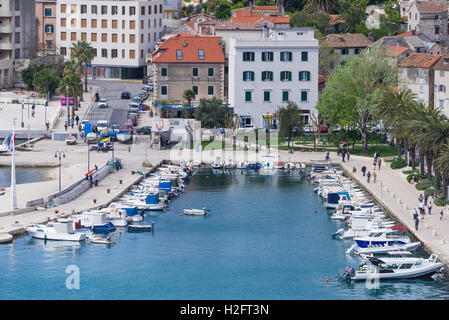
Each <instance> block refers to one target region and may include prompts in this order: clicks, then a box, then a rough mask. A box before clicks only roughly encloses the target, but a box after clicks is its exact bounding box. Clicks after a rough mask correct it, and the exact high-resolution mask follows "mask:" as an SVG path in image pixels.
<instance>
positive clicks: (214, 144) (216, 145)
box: [201, 141, 232, 151]
mask: <svg viewBox="0 0 449 320" xmlns="http://www.w3.org/2000/svg"><path fill="white" fill-rule="evenodd" d="M201 147H202V149H203V151H207V150H219V149H224V148H232V144H230V143H227V142H224V141H201Z"/></svg>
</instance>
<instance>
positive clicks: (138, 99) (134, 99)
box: [131, 96, 142, 104]
mask: <svg viewBox="0 0 449 320" xmlns="http://www.w3.org/2000/svg"><path fill="white" fill-rule="evenodd" d="M131 102H134V103H139V104H140V103H141V102H142V99H141V98H140V97H138V96H137V97H133V98H132V99H131Z"/></svg>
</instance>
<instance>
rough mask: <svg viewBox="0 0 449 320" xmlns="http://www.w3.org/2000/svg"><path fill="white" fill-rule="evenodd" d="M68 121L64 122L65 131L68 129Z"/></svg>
mask: <svg viewBox="0 0 449 320" xmlns="http://www.w3.org/2000/svg"><path fill="white" fill-rule="evenodd" d="M67 126H68V125H67V121H66V122H64V128H65V131H67Z"/></svg>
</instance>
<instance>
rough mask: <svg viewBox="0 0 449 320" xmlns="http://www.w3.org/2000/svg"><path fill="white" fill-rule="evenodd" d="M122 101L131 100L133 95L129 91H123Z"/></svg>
mask: <svg viewBox="0 0 449 320" xmlns="http://www.w3.org/2000/svg"><path fill="white" fill-rule="evenodd" d="M121 98H122V99H131V93H129V91H123V92H122V94H121Z"/></svg>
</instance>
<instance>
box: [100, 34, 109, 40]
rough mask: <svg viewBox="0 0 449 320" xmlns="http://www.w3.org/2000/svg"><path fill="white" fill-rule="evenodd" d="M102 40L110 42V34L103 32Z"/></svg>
mask: <svg viewBox="0 0 449 320" xmlns="http://www.w3.org/2000/svg"><path fill="white" fill-rule="evenodd" d="M101 42H108V34H107V33H102V34H101Z"/></svg>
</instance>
